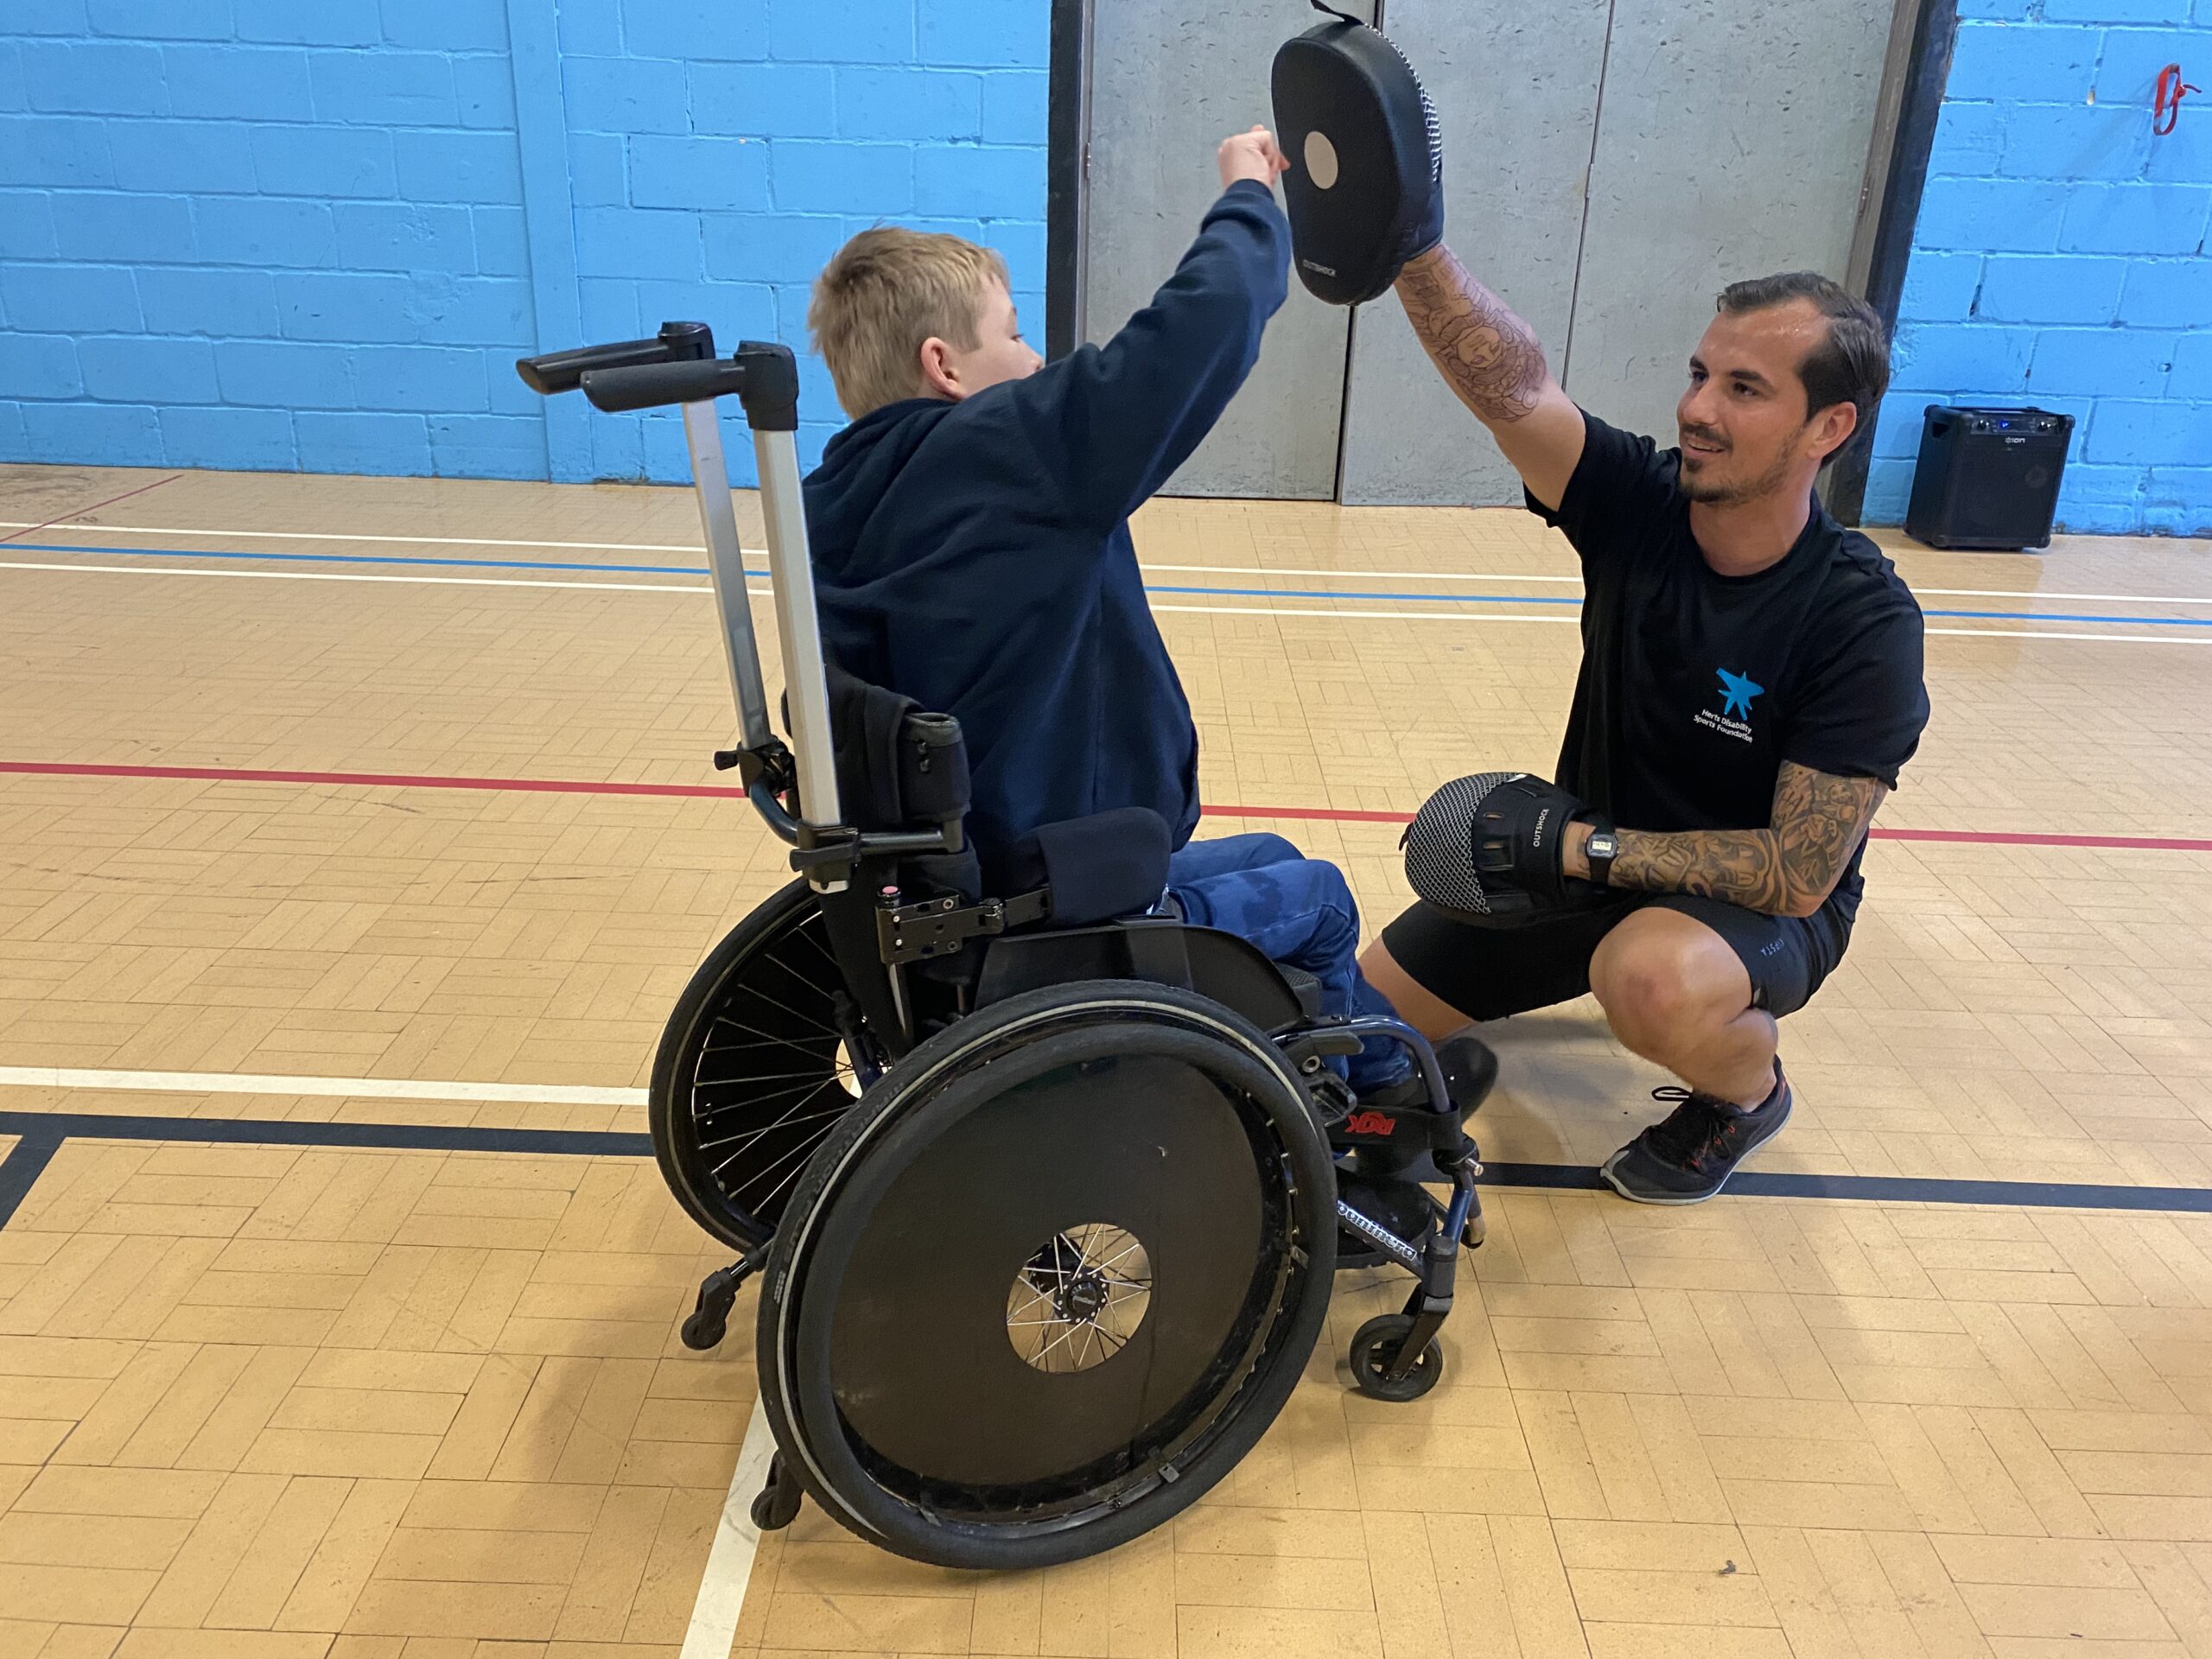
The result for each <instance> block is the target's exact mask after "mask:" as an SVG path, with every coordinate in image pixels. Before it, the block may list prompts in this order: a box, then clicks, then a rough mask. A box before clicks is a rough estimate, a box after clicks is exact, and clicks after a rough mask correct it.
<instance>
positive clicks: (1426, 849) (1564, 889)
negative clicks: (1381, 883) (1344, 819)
mask: <svg viewBox="0 0 2212 1659" xmlns="http://www.w3.org/2000/svg"><path fill="white" fill-rule="evenodd" d="M1592 816H1593V815H1592V814H1591V813H1590V811H1589V810H1588V809H1587V808H1586V807H1585V806H1584V805H1583V804H1582V803H1581V802H1580V800H1577V799H1576V798H1574V797H1573V795H1570V794H1569V793H1568V792H1567V791H1565V790H1563V789H1560V787H1558V786H1557V785H1554V784H1548V783H1546V782H1545V781H1544V780H1543V779H1541V778H1538V777H1535V776H1533V775H1532V774H1530V773H1529V772H1478V773H1476V774H1475V775H1473V776H1472V777H1469V778H1456V779H1452V782H1450V783H1448V784H1446V785H1444V787H1443V788H1441V789H1440V790H1438V791H1436V793H1434V794H1433V795H1432V796H1430V797H1429V798H1428V799H1427V802H1426V803H1424V804H1423V805H1422V807H1421V811H1420V812H1419V814H1417V815H1416V816H1415V817H1414V821H1413V823H1411V824H1410V825H1409V826H1408V828H1407V830H1406V833H1405V836H1404V837H1403V839H1402V841H1401V842H1400V843H1399V844H1400V845H1401V846H1402V848H1403V849H1405V855H1406V880H1407V881H1408V883H1409V884H1410V885H1411V886H1412V887H1413V890H1414V893H1417V894H1419V895H1420V896H1421V898H1422V899H1424V900H1426V901H1427V903H1428V904H1430V905H1432V906H1434V907H1435V908H1437V909H1439V910H1442V911H1445V912H1449V913H1451V914H1452V915H1453V916H1455V917H1457V918H1459V919H1460V920H1463V921H1469V922H1474V923H1477V924H1479V925H1489V926H1493V927H1510V926H1515V925H1520V924H1522V923H1526V922H1531V921H1535V920H1536V919H1538V918H1540V917H1542V916H1545V915H1550V914H1555V913H1557V912H1559V911H1560V910H1561V909H1567V910H1586V909H1592V908H1595V907H1597V906H1602V905H1604V904H1605V903H1607V902H1608V901H1609V900H1610V899H1611V895H1610V894H1609V893H1607V891H1606V890H1605V888H1603V887H1599V886H1597V885H1596V884H1595V883H1592V882H1589V881H1583V880H1575V879H1573V878H1570V877H1569V876H1567V874H1566V873H1565V871H1564V870H1563V868H1561V855H1562V850H1563V848H1564V845H1565V837H1566V833H1567V825H1568V824H1570V823H1573V822H1575V821H1576V820H1577V819H1578V818H1583V817H1592Z"/></svg>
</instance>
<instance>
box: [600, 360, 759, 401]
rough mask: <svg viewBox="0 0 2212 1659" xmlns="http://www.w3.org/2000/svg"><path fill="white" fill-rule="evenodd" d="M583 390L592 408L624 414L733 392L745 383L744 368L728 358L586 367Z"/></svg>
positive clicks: (708, 399)
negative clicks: (599, 367) (615, 366)
mask: <svg viewBox="0 0 2212 1659" xmlns="http://www.w3.org/2000/svg"><path fill="white" fill-rule="evenodd" d="M582 385H583V393H584V396H585V397H588V398H589V399H590V400H591V406H592V407H593V408H594V409H597V410H605V411H606V412H607V414H609V415H624V414H627V413H629V411H631V410H636V409H664V408H666V407H667V406H668V405H669V404H700V403H707V402H710V401H711V400H713V399H714V398H716V397H732V396H734V395H735V394H736V393H737V392H739V391H742V390H743V389H744V385H745V371H744V370H743V369H741V368H740V367H738V365H736V364H734V363H733V362H731V361H730V360H729V359H728V358H721V357H712V358H709V359H707V360H706V361H705V362H703V363H649V364H639V365H624V366H622V367H619V368H611V369H587V370H585V371H584V373H583V379H582Z"/></svg>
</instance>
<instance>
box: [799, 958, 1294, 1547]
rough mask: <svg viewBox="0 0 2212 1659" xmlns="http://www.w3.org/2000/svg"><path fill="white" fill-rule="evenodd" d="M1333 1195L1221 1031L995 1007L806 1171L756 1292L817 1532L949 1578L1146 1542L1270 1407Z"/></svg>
mask: <svg viewBox="0 0 2212 1659" xmlns="http://www.w3.org/2000/svg"><path fill="white" fill-rule="evenodd" d="M1334 1191H1335V1182H1334V1176H1333V1173H1332V1169H1331V1166H1330V1162H1329V1154H1328V1148H1327V1146H1326V1144H1325V1141H1324V1139H1323V1136H1322V1134H1321V1131H1320V1128H1319V1122H1318V1121H1317V1119H1316V1118H1315V1116H1313V1109H1312V1107H1311V1105H1310V1103H1309V1101H1308V1098H1307V1096H1306V1091H1305V1090H1304V1088H1303V1087H1302V1086H1301V1085H1300V1083H1299V1082H1298V1080H1297V1077H1296V1076H1295V1074H1294V1072H1293V1071H1291V1070H1290V1069H1289V1067H1288V1065H1287V1063H1286V1062H1285V1061H1284V1060H1283V1059H1282V1058H1281V1055H1280V1054H1279V1053H1278V1052H1277V1051H1276V1050H1275V1048H1274V1045H1273V1044H1271V1043H1270V1042H1269V1041H1268V1039H1267V1038H1266V1037H1265V1036H1264V1035H1263V1034H1262V1033H1261V1032H1260V1031H1259V1030H1258V1029H1257V1028H1256V1027H1253V1026H1251V1025H1249V1024H1248V1023H1247V1022H1246V1021H1244V1020H1242V1019H1240V1018H1239V1017H1238V1016H1236V1014H1232V1013H1230V1011H1229V1010H1227V1009H1225V1008H1224V1007H1221V1006H1220V1005H1219V1004H1217V1003H1214V1002H1211V1001H1207V1000H1205V999H1204V998H1201V997H1198V996H1195V995H1192V994H1191V993H1189V992H1185V991H1179V990H1174V989H1172V988H1166V987H1163V986H1158V985H1147V984H1138V983H1135V982H1121V981H1096V982H1088V983H1083V984H1076V985H1067V986H1059V987H1055V988H1052V989H1049V990H1044V991H1037V992H1032V993H1029V994H1027V995H1022V996H1018V997H1014V998H1011V999H1009V1000H1008V1001H1005V1002H1002V1003H1000V1004H997V1005H995V1006H994V1007H989V1008H988V1009H986V1010H984V1011H983V1012H982V1013H981V1014H975V1015H972V1016H970V1017H969V1018H968V1019H966V1020H962V1021H960V1022H959V1023H958V1024H957V1025H956V1026H954V1027H951V1028H950V1029H949V1030H947V1031H945V1032H944V1033H940V1034H939V1035H938V1036H936V1037H934V1038H932V1039H930V1040H929V1041H927V1042H925V1043H924V1044H923V1045H922V1046H920V1047H918V1048H917V1049H916V1050H915V1051H914V1052H912V1054H910V1055H908V1056H907V1057H906V1058H905V1059H904V1060H902V1061H900V1062H899V1065H896V1066H894V1067H893V1069H892V1070H891V1071H888V1072H887V1073H886V1074H885V1076H884V1077H883V1078H882V1079H881V1081H880V1083H879V1084H877V1085H876V1087H874V1088H873V1089H871V1090H869V1091H868V1094H867V1096H865V1097H864V1098H863V1100H862V1101H861V1105H860V1107H859V1109H857V1110H855V1112H853V1113H852V1114H851V1115H849V1116H848V1117H847V1118H846V1119H845V1121H844V1122H842V1123H841V1124H840V1125H838V1127H837V1128H836V1129H835V1130H834V1131H833V1132H832V1134H831V1135H830V1137H829V1139H828V1140H827V1141H824V1142H823V1145H822V1146H821V1147H820V1148H819V1149H818V1150H817V1152H816V1153H815V1154H814V1157H813V1160H812V1161H811V1163H810V1167H809V1169H808V1172H807V1175H806V1179H805V1180H804V1183H803V1184H802V1185H801V1186H800V1187H799V1189H798V1192H795V1193H794V1194H793V1196H792V1198H791V1205H790V1207H789V1208H788V1210H787V1211H786V1212H785V1218H784V1224H783V1226H782V1228H781V1229H780V1230H779V1233H778V1235H777V1238H776V1243H775V1245H774V1249H773V1254H772V1256H771V1258H770V1261H769V1264H768V1268H767V1272H766V1280H765V1283H764V1286H763V1289H762V1292H761V1300H760V1313H759V1321H760V1323H759V1344H758V1349H757V1352H758V1355H759V1358H760V1370H761V1391H762V1399H763V1403H764V1405H765V1406H766V1408H767V1412H768V1417H769V1421H770V1424H771V1426H772V1427H773V1428H774V1430H775V1432H776V1434H777V1438H778V1442H779V1445H780V1446H782V1447H783V1449H784V1451H785V1455H786V1458H787V1459H788V1461H789V1462H790V1464H791V1466H792V1467H793V1468H794V1469H796V1470H797V1471H798V1472H799V1474H800V1476H801V1478H802V1479H803V1480H804V1483H805V1484H806V1486H807V1488H808V1490H809V1491H810V1492H811V1494H812V1495H813V1496H814V1497H816V1499H817V1501H818V1502H820V1503H822V1504H823V1508H824V1509H826V1510H828V1511H829V1513H830V1514H831V1515H833V1516H836V1518H837V1519H838V1520H839V1521H840V1522H842V1523H843V1524H844V1525H845V1526H847V1527H848V1528H849V1529H852V1530H853V1531H855V1533H857V1534H859V1535H861V1536H862V1537H864V1538H867V1539H868V1540H869V1541H872V1542H874V1543H876V1544H878V1545H880V1546H881V1547H882V1548H887V1549H890V1550H893V1551H894V1552H896V1553H898V1554H902V1555H906V1556H909V1557H911V1558H912V1559H914V1560H923V1561H928V1562H931V1563H933V1564H936V1565H938V1566H944V1567H988V1568H1013V1567H1039V1566H1047V1565H1051V1564H1052V1563H1055V1562H1059V1561H1067V1560H1076V1559H1078V1558H1080V1557H1082V1556H1085V1555H1090V1554H1095V1553H1096V1552H1097V1551H1100V1550H1103V1549H1106V1548H1111V1547H1112V1546H1113V1545H1115V1544H1117V1543H1121V1542H1123V1541H1127V1540H1128V1539H1130V1538H1134V1537H1135V1536H1137V1535H1140V1534H1141V1533H1143V1532H1146V1531H1147V1530H1149V1529H1152V1528H1154V1527H1156V1526H1158V1525H1160V1523H1161V1522H1164V1521H1166V1520H1167V1519H1168V1518H1169V1517H1170V1516H1173V1515H1174V1514H1175V1513H1177V1512H1178V1511H1179V1510H1182V1509H1183V1508H1185V1506H1186V1505H1188V1504H1189V1503H1192V1501H1194V1500H1195V1499H1196V1498H1198V1497H1199V1496H1200V1495H1201V1494H1202V1493H1204V1492H1205V1491H1206V1490H1207V1489H1208V1488H1209V1487H1211V1485H1212V1484H1214V1483H1215V1482H1216V1481H1217V1480H1219V1479H1220V1478H1222V1477H1223V1476H1224V1475H1225V1474H1227V1473H1228V1472H1229V1471H1230V1469H1232V1468H1233V1467H1235V1466H1236V1462H1237V1460H1238V1459H1241V1458H1242V1457H1243V1454H1244V1453H1245V1452H1247V1451H1248V1450H1249V1449H1250V1447H1251V1446H1252V1444H1253V1443H1254V1442H1255V1440H1258V1438H1259V1437H1260V1435H1261V1434H1262V1433H1263V1432H1264V1431H1265V1430H1266V1428H1267V1427H1268V1424H1269V1423H1271V1422H1272V1421H1274V1418H1275V1415H1276V1414H1277V1413H1278V1412H1279V1411H1281V1408H1282V1405H1283V1402H1285V1401H1286V1400H1287V1398H1288V1397H1289V1395H1290V1392H1291V1389H1293V1388H1294V1386H1295V1384H1296V1383H1297V1381H1298V1377H1299V1374H1300V1370H1301V1369H1302V1368H1303V1367H1304V1365H1305V1363H1306V1358H1307V1357H1308V1356H1309V1355H1310V1354H1311V1353H1312V1351H1313V1344H1314V1343H1315V1341H1316V1340H1317V1338H1319V1333H1320V1330H1321V1326H1322V1323H1323V1321H1324V1319H1325V1317H1326V1313H1327V1308H1328V1300H1329V1294H1330V1287H1331V1280H1332V1273H1333V1270H1334V1256H1335V1251H1336V1222H1335V1217H1334Z"/></svg>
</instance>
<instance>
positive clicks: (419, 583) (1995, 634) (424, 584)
mask: <svg viewBox="0 0 2212 1659" xmlns="http://www.w3.org/2000/svg"><path fill="white" fill-rule="evenodd" d="M5 551H6V549H5V548H4V547H0V553H4V552H5ZM0 570H60V571H65V572H67V571H85V572H89V573H92V574H94V575H118V576H137V575H157V576H213V577H218V578H224V579H228V580H232V581H248V582H385V583H397V584H401V585H403V586H407V585H411V586H414V587H418V588H569V589H581V590H585V591H589V590H593V589H603V590H605V591H607V592H609V593H618V594H710V593H712V592H713V591H714V589H713V588H709V587H706V586H704V585H703V584H698V583H689V582H551V581H546V580H543V579H542V578H539V577H535V576H372V575H355V574H353V573H352V572H349V571H342V570H340V571H323V570H208V569H202V568H200V567H199V566H196V565H168V564H164V565H143V564H35V563H30V562H29V561H28V560H15V559H5V558H0ZM746 591H747V593H748V594H751V595H752V596H753V598H755V599H766V598H769V597H770V596H771V590H770V589H769V588H766V587H764V586H761V585H759V584H754V583H748V584H747V588H746ZM1152 608H1153V609H1154V611H1174V612H1179V613H1185V614H1188V615H1193V616H1311V617H1319V618H1321V619H1322V620H1334V621H1362V622H1524V623H1525V622H1534V623H1550V624H1552V625H1554V626H1567V627H1574V626H1580V621H1581V619H1580V617H1579V616H1555V615H1551V616H1527V615H1519V614H1509V613H1505V612H1502V611H1348V610H1330V611H1324V610H1314V609H1302V608H1299V607H1293V606H1287V605H1154V607H1152ZM1927 632H1929V633H1931V634H1948V635H1951V636H1954V637H1955V638H1959V639H2077V640H2105V641H2110V642H2113V643H2117V644H2123V645H2212V634H2195V635H2191V634H2156V633H2062V632H2055V631H2053V630H2050V629H2048V628H1929V629H1928V630H1927Z"/></svg>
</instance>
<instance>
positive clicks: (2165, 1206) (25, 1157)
mask: <svg viewBox="0 0 2212 1659" xmlns="http://www.w3.org/2000/svg"><path fill="white" fill-rule="evenodd" d="M0 1135H20V1136H22V1140H21V1141H18V1142H17V1144H16V1149H15V1150H14V1151H13V1152H11V1153H10V1154H8V1156H7V1158H6V1159H5V1160H0V1227H4V1226H6V1225H7V1224H8V1221H9V1218H10V1217H12V1216H13V1215H14V1214H15V1212H16V1206H17V1205H20V1204H21V1203H22V1201H23V1198H24V1196H25V1195H26V1194H27V1193H29V1191H30V1188H31V1184H32V1183H33V1182H35V1181H36V1180H37V1179H38V1178H39V1176H40V1175H41V1173H43V1172H44V1170H45V1168H46V1166H47V1165H48V1163H49V1162H51V1161H52V1160H53V1157H54V1153H55V1152H56V1151H57V1150H58V1149H59V1148H60V1146H61V1144H62V1142H63V1141H70V1140H77V1139H84V1140H93V1141H200V1142H203V1143H207V1144H213V1145H222V1146H255V1147H362V1148H366V1149H369V1150H373V1151H383V1152H505V1153H520V1154H534V1155H537V1156H551V1157H563V1158H650V1157H652V1154H653V1148H652V1137H651V1136H650V1135H633V1134H626V1133H624V1132H621V1131H619V1130H613V1129H499V1128H459V1127H453V1126H447V1125H440V1124H431V1123H336V1122H292V1121H289V1120H283V1119H277V1118H254V1117H106V1116H100V1115H99V1114H97V1113H89V1112H0ZM1482 1184H1483V1185H1485V1186H1502V1187H1521V1188H1529V1189H1534V1190H1537V1191H1547V1190H1548V1191H1551V1192H1600V1191H1605V1190H1607V1189H1606V1188H1605V1181H1604V1179H1603V1178H1602V1177H1600V1176H1599V1173H1598V1172H1597V1171H1596V1170H1594V1169H1592V1168H1589V1167H1587V1166H1583V1165H1579V1164H1506V1163H1497V1164H1490V1165H1487V1166H1484V1171H1483V1175H1482ZM1728 1192H1729V1193H1730V1194H1731V1195H1732V1196H1734V1197H1738V1198H1827V1199H1832V1200H1838V1201H1843V1202H1849V1203H1860V1204H1957V1205H1977V1206H1981V1207H1989V1208H2008V1209H2025V1210H2126V1211H2162V1212H2166V1213H2179V1214H2186V1215H2212V1188H2208V1187H2201V1186H2109V1185H2097V1184H2094V1183H2089V1182H2077V1181H1967V1180H1948V1179H1930V1178H1923V1177H1920V1176H1911V1175H1795V1174H1783V1173H1763V1172H1760V1171H1757V1170H1747V1171H1745V1173H1742V1174H1740V1175H1738V1176H1737V1177H1736V1178H1735V1179H1732V1181H1730V1182H1729V1183H1728Z"/></svg>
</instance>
